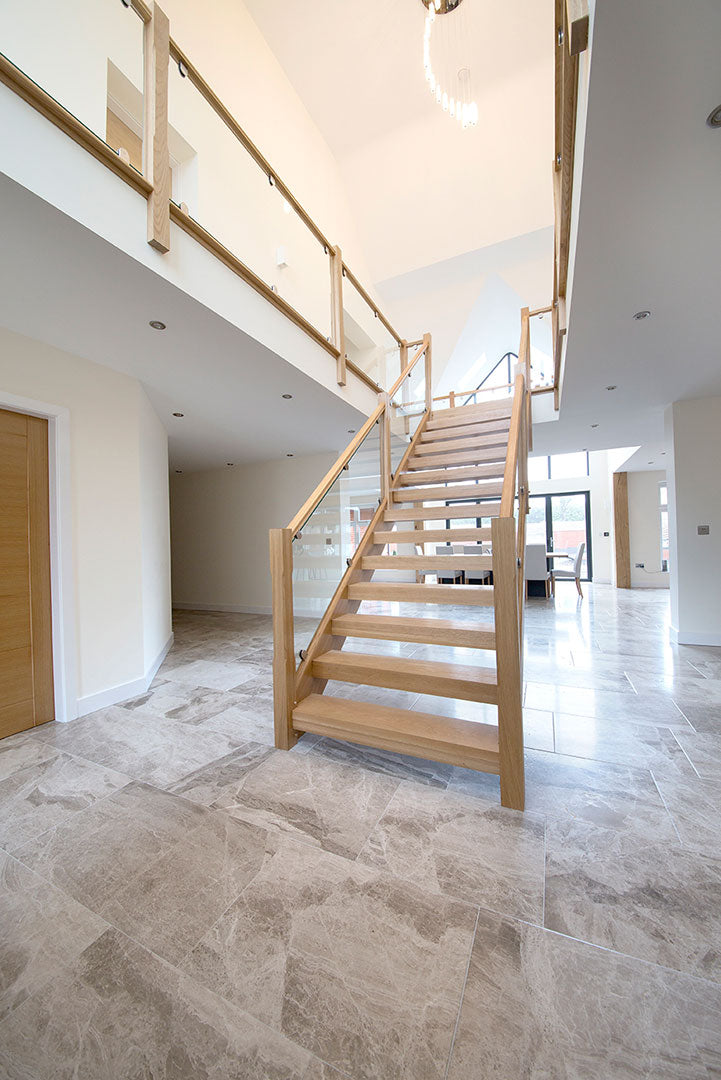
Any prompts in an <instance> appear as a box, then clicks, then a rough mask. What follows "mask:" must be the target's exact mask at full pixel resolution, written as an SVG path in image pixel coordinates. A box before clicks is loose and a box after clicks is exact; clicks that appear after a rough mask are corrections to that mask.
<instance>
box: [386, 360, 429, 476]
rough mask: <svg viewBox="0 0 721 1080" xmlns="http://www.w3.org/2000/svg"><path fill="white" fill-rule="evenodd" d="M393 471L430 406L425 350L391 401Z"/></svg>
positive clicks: (393, 471)
mask: <svg viewBox="0 0 721 1080" xmlns="http://www.w3.org/2000/svg"><path fill="white" fill-rule="evenodd" d="M389 409H390V431H391V472H392V473H395V471H396V469H397V468H398V465H399V464H400V461H401V458H402V457H403V455H404V454H405V452H406V450H407V449H408V444H409V443H410V441H411V439H412V438H413V436H414V435H415V433H416V429H417V427H418V425H419V423H420V421H421V417H422V416H423V413H424V412H425V409H426V354H425V353H424V354H423V355H422V356H421V358H420V360H418V362H417V363H416V365H415V366H414V367H413V368H412V369H411V370H410V372H409V374H408V375H407V376H406V377H405V378H404V379H403V380H402V382H401V384H400V386H399V387H398V389H397V390H396V392H395V393H394V395H393V397H392V398H391V400H390V402H389Z"/></svg>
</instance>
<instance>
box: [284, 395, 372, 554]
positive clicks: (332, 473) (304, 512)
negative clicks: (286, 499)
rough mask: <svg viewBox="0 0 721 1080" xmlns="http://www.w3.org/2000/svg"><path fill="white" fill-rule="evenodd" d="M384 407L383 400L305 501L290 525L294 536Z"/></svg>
mask: <svg viewBox="0 0 721 1080" xmlns="http://www.w3.org/2000/svg"><path fill="white" fill-rule="evenodd" d="M384 409H385V404H384V403H383V402H381V404H380V405H379V406H378V408H377V409H375V410H374V411H373V412H372V413H371V414H370V416H369V417H368V419H367V420H366V422H365V424H364V425H363V427H362V428H361V429H360V431H359V432H358V434H357V435H356V437H355V439H353V441H352V442H350V443H349V444H348V446H347V447H346V448H345V450H344V451H343V453H342V454H341V455H340V457H339V458H338V460H337V461H336V462H335V464H334V465H333V466H332V467H331V468H330V469H329V470H328V472H327V473H326V474H325V476H324V477H323V479H322V480H321V482H320V483H319V484H318V487H317V488H316V489H315V491H314V492H313V494H312V495H311V496H310V497H309V498H307V499H306V501H305V502H304V503H303V505H302V506H301V508H300V510H299V511H298V513H297V514H296V515H295V517H294V518H293V520H292V521H291V522H290V524H289V525H288V528H289V529H290V531H291V533H292V534H293V536H296V535H297V533H298V532H300V530H301V529H302V527H303V526H304V525H305V523H306V521H307V520H308V518H309V517H310V515H311V514H312V513H313V511H314V510H315V508H316V506H317V505H318V503H319V502H320V501H321V499H322V498H323V496H324V495H327V493H328V492H329V491H330V489H331V487H332V486H333V484H334V483H335V482H336V480H337V479H338V477H339V476H340V474H341V473H342V472H343V469H344V468H345V467H346V465H347V464H348V462H349V461H350V459H351V458H352V457H353V455H354V454H355V452H356V450H357V449H358V447H359V446H360V445H361V443H362V442H363V441H364V440H365V439H366V437H367V436H368V434H369V432H370V431H371V429H372V428H373V427H374V426H375V423H376V421H377V420H379V419H380V417H381V415H382V413H383V411H384Z"/></svg>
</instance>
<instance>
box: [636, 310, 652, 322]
mask: <svg viewBox="0 0 721 1080" xmlns="http://www.w3.org/2000/svg"><path fill="white" fill-rule="evenodd" d="M650 318H651V312H650V311H645V310H644V311H637V312H636V314H635V315H634V319H635V320H636V322H642V321H643V320H644V319H650Z"/></svg>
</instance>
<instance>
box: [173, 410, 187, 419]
mask: <svg viewBox="0 0 721 1080" xmlns="http://www.w3.org/2000/svg"><path fill="white" fill-rule="evenodd" d="M173 416H177V417H178V418H179V419H180V417H182V416H185V413H182V412H174V413H173Z"/></svg>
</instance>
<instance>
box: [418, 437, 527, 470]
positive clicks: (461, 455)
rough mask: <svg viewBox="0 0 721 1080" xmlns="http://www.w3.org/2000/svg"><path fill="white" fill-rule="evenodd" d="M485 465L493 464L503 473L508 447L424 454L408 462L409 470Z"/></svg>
mask: <svg viewBox="0 0 721 1080" xmlns="http://www.w3.org/2000/svg"><path fill="white" fill-rule="evenodd" d="M485 463H488V464H491V463H492V464H493V465H494V467H495V468H497V469H499V470H500V471H501V472H502V471H503V467H504V465H505V463H506V445H505V443H504V444H503V446H499V447H498V448H497V449H496V450H490V451H489V450H461V451H459V452H458V453H455V452H454V453H453V454H429V455H428V456H427V457H426V456H425V455H423V454H421V455H416V456H415V457H413V458H412V459H411V461H409V462H408V465H407V467H408V468H409V469H438V468H441V467H442V468H447V467H450V466H457V465H475V466H480V465H483V464H485Z"/></svg>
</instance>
